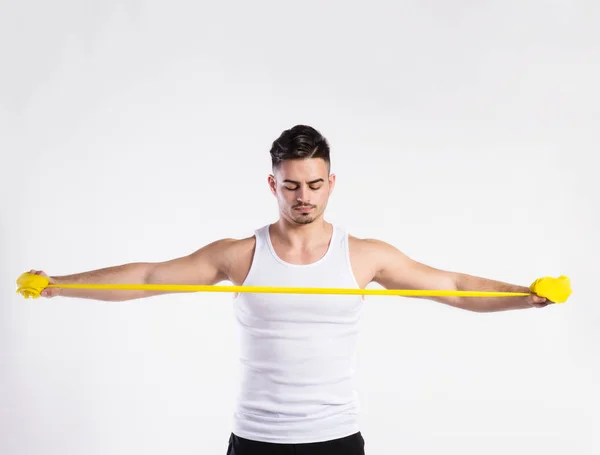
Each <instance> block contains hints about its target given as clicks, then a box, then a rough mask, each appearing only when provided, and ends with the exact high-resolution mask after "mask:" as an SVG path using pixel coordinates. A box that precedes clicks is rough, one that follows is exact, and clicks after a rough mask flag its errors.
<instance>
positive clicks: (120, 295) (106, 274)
mask: <svg viewBox="0 0 600 455" xmlns="http://www.w3.org/2000/svg"><path fill="white" fill-rule="evenodd" d="M151 267H152V265H151V264H149V263H143V262H139V263H130V264H124V265H118V266H113V267H106V268H102V269H98V270H91V271H89V272H83V273H77V274H74V275H63V276H51V277H49V280H50V283H51V284H58V285H60V284H145V283H146V281H147V277H148V275H149V272H150V270H151ZM59 295H60V296H61V297H74V298H79V299H92V300H103V301H112V302H119V301H125V300H133V299H139V298H142V297H147V296H150V295H153V293H151V292H149V291H123V290H109V289H106V290H104V289H68V288H60V294H59Z"/></svg>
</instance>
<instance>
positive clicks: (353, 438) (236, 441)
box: [226, 431, 365, 455]
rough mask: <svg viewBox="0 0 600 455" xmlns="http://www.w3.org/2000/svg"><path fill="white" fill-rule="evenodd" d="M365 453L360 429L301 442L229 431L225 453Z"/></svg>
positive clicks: (242, 454)
mask: <svg viewBox="0 0 600 455" xmlns="http://www.w3.org/2000/svg"><path fill="white" fill-rule="evenodd" d="M325 454H327V455H365V440H364V439H363V437H362V435H361V434H360V431H359V432H358V433H354V434H352V435H350V436H346V437H345V438H339V439H332V440H330V441H323V442H308V443H303V444H280V443H273V442H259V441H251V440H249V439H244V438H240V437H239V436H236V435H235V434H233V433H231V436H230V437H229V447H228V448H227V454H226V455H325Z"/></svg>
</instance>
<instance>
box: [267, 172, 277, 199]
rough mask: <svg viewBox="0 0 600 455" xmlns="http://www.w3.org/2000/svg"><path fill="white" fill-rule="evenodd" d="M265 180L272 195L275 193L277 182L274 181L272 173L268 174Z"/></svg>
mask: <svg viewBox="0 0 600 455" xmlns="http://www.w3.org/2000/svg"><path fill="white" fill-rule="evenodd" d="M267 181H268V183H269V188H270V189H271V193H272V194H273V195H275V194H276V193H277V183H276V182H275V176H274V175H273V174H270V175H269V178H268V179H267Z"/></svg>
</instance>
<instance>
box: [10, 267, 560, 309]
mask: <svg viewBox="0 0 600 455" xmlns="http://www.w3.org/2000/svg"><path fill="white" fill-rule="evenodd" d="M17 285H18V289H17V292H18V293H19V294H21V295H22V296H23V297H25V298H34V299H35V298H38V297H39V296H40V293H41V291H42V290H43V289H45V288H52V287H56V288H64V289H105V290H127V291H167V292H250V293H257V294H258V293H263V294H338V295H381V296H407V297H443V296H457V297H514V296H528V295H531V294H530V293H526V292H493V291H449V290H403V289H345V288H297V287H274V286H212V285H185V284H49V281H48V278H46V277H43V276H40V275H36V274H31V273H24V274H22V275H21V276H20V277H19V279H18V280H17ZM529 289H530V291H531V293H534V294H536V295H538V296H540V297H545V298H547V299H548V300H550V301H552V302H554V303H564V302H566V301H567V298H568V297H569V295H570V294H571V285H570V280H569V278H568V277H566V276H564V275H563V276H560V277H559V278H552V277H544V278H539V279H537V280H535V281H534V282H533V284H532V285H531V286H530V288H529Z"/></svg>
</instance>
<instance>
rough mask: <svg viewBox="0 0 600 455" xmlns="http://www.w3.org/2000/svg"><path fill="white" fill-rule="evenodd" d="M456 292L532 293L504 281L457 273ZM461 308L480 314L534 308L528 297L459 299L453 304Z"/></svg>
mask: <svg viewBox="0 0 600 455" xmlns="http://www.w3.org/2000/svg"><path fill="white" fill-rule="evenodd" d="M454 281H455V285H456V290H458V291H492V292H519V293H528V294H529V293H530V291H529V288H528V287H526V286H519V285H515V284H510V283H504V282H502V281H495V280H490V279H487V278H481V277H477V276H472V275H467V274H464V273H457V274H455V275H454ZM452 304H453V305H454V306H457V307H459V308H462V309H465V310H469V311H475V312H478V313H491V312H496V311H507V310H521V309H526V308H533V307H534V306H533V305H532V304H531V303H530V298H529V297H526V296H514V297H457V298H455V300H454V301H453V302H452Z"/></svg>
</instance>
